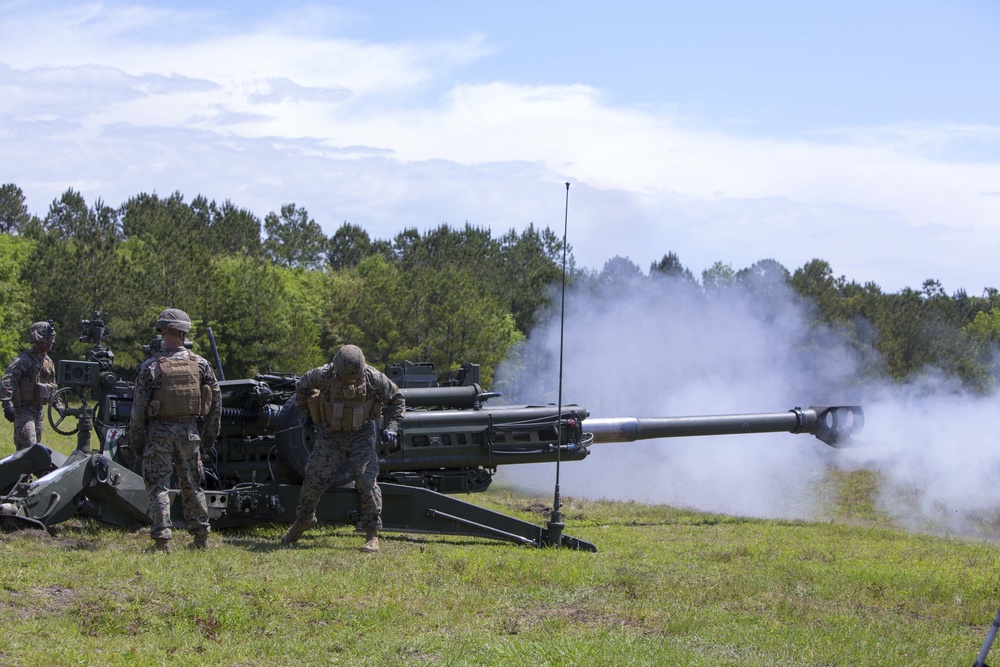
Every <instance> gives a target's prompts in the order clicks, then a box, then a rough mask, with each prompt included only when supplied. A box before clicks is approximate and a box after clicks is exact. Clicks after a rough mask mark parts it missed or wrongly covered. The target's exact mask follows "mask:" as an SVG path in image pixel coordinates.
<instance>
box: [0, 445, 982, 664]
mask: <svg viewBox="0 0 1000 667" xmlns="http://www.w3.org/2000/svg"><path fill="white" fill-rule="evenodd" d="M9 433H10V429H9V427H8V428H7V429H6V431H3V430H2V429H0V438H6V439H5V440H4V442H6V443H9V442H10V439H9ZM66 442H67V443H68V444H57V445H56V446H57V447H58V448H60V449H63V448H64V447H68V449H72V447H73V446H75V439H72V438H71V439H69V440H68V441H66ZM6 447H7V451H9V449H10V447H9V445H6ZM2 451H3V450H0V452H2ZM581 465H585V464H581ZM878 481H879V480H878V478H877V476H874V475H872V474H871V473H869V472H866V471H858V472H855V473H850V474H847V473H836V474H832V475H831V477H830V479H829V480H827V481H826V482H824V489H823V490H824V497H825V498H827V499H828V502H829V504H830V516H831V517H833V518H832V519H831V520H830V521H828V522H804V521H771V520H757V519H746V518H737V517H729V516H721V515H713V514H706V513H699V512H691V511H685V510H680V509H676V508H671V507H665V506H648V505H640V504H635V503H622V502H607V501H599V502H597V501H595V502H592V501H583V500H578V499H567V500H566V501H565V503H566V504H565V506H564V511H565V514H566V517H567V523H568V526H567V529H566V532H567V533H568V534H571V535H574V536H577V537H580V538H583V539H585V540H588V541H590V542H593V543H594V544H596V545H597V546H598V549H599V550H600V551H599V553H596V554H590V553H579V552H574V551H566V550H557V549H544V550H537V549H531V548H525V547H517V546H513V545H510V544H502V543H496V542H491V541H487V540H477V539H464V538H448V537H435V536H422V537H414V536H406V535H399V534H387V535H385V536H384V537H383V539H382V553H380V554H378V555H376V556H371V555H366V554H363V553H361V552H360V551H358V547H359V546H360V545H361V543H362V541H363V539H362V537H361V536H360V535H359V534H357V533H355V532H354V531H353V530H351V529H348V528H345V527H331V526H320V527H319V528H318V529H314V530H313V531H310V532H309V533H307V534H306V536H305V537H303V539H302V540H301V542H300V543H299V544H298V545H296V546H294V547H284V546H280V545H279V544H278V543H277V537H278V535H280V533H281V531H282V530H283V529H284V526H261V527H258V528H256V529H253V530H245V531H224V532H219V533H214V534H213V535H212V541H213V549H212V550H210V551H208V552H207V553H201V552H191V551H188V550H187V549H183V548H175V552H174V553H172V554H170V555H162V554H159V555H149V554H144V553H142V550H143V549H144V548H145V547H146V546H148V544H149V539H148V535H147V534H146V532H145V531H134V532H133V531H122V530H117V529H113V528H108V527H105V526H103V525H101V524H98V523H96V522H91V521H83V520H74V521H70V522H67V523H65V524H62V525H61V526H59V527H57V528H56V530H55V535H49V534H46V533H43V532H41V531H25V532H20V533H10V534H5V535H2V536H0V618H2V619H3V636H2V637H0V664H3V665H23V666H31V665H38V666H48V665H164V664H170V665H278V664H301V665H331V664H334V665H335V664H343V665H355V664H356V665H400V664H404V665H705V666H709V665H711V666H713V667H714V666H716V665H734V666H735V665H740V666H745V665H760V666H765V665H766V666H778V665H796V666H800V665H814V666H816V667H820V666H823V667H832V666H844V667H847V666H852V667H853V666H858V665H879V666H893V665H899V666H903V665H906V666H907V667H910V666H913V665H963V664H964V665H970V664H972V662H973V660H974V659H975V657H976V654H977V653H978V651H979V649H980V647H981V646H982V643H983V640H984V638H985V635H986V631H987V630H988V628H989V625H990V622H991V621H992V620H993V617H994V615H995V613H996V609H997V607H998V606H1000V579H998V578H997V576H996V572H997V570H998V566H1000V548H998V545H997V544H994V543H991V542H983V541H972V540H961V539H955V538H942V537H934V536H928V535H913V534H908V533H905V532H903V531H900V530H896V529H894V528H892V526H891V525H890V524H889V523H888V521H887V520H886V518H885V517H881V516H879V515H878V514H877V512H876V511H875V507H874V500H873V498H874V493H875V490H876V489H877V484H878ZM467 499H468V500H471V501H473V502H477V503H481V504H484V505H486V506H488V507H490V508H492V509H499V510H502V511H505V512H509V513H511V514H514V515H516V516H519V517H521V518H524V519H528V520H531V521H534V522H536V523H542V522H544V521H545V520H546V519H547V510H544V509H543V508H544V504H545V503H547V502H548V501H547V500H539V499H535V498H528V497H524V496H521V495H518V494H516V493H514V492H512V491H510V490H505V489H495V490H491V491H490V492H488V493H486V494H478V495H474V496H468V497H467ZM176 541H177V542H179V543H182V542H183V540H176ZM177 546H178V547H179V546H180V544H178V545H177ZM998 650H1000V649H998Z"/></svg>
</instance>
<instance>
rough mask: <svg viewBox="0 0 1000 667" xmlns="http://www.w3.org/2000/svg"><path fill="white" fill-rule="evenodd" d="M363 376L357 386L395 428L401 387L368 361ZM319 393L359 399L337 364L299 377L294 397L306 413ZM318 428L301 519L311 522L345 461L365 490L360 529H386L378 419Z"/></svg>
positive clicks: (400, 413)
mask: <svg viewBox="0 0 1000 667" xmlns="http://www.w3.org/2000/svg"><path fill="white" fill-rule="evenodd" d="M359 352H360V351H359ZM362 365H363V362H362ZM360 377H361V381H360V382H358V386H363V387H364V388H363V390H362V391H363V393H364V394H365V395H366V396H367V397H368V398H369V399H374V401H375V406H374V409H375V410H377V411H379V412H381V413H382V414H383V415H384V416H385V419H386V430H391V431H395V430H396V429H397V428H398V426H399V422H400V421H402V419H403V410H404V401H403V394H402V392H400V391H399V387H397V386H396V384H395V383H394V382H393V381H392V380H390V379H389V378H388V377H386V376H385V374H384V373H381V372H379V371H377V370H375V369H373V368H371V367H370V366H367V365H363V367H362V370H361V371H360ZM317 392H318V396H319V397H320V398H322V399H323V400H326V401H336V400H338V399H340V400H344V399H345V398H346V399H347V400H351V399H355V396H354V395H350V394H347V395H345V391H344V387H343V385H342V383H341V382H340V379H339V378H338V376H337V371H336V370H335V369H334V364H332V363H331V364H327V365H325V366H320V367H319V368H314V369H313V370H311V371H309V372H308V373H306V374H305V375H303V376H302V377H301V378H299V380H298V383H297V384H296V391H295V400H296V403H297V404H298V406H299V411H300V412H301V414H302V415H303V416H305V415H309V414H310V411H309V405H308V403H309V398H310V397H311V396H313V395H316V394H317ZM370 416H371V415H370V414H369V415H366V417H370ZM315 428H316V440H315V441H314V443H313V448H312V453H311V454H310V455H309V460H308V462H307V463H306V470H305V480H304V481H303V482H302V491H301V493H300V495H299V504H298V507H297V509H296V511H295V516H296V518H297V519H298V520H300V521H301V520H305V521H309V520H311V519H312V518H313V517H314V516H315V511H316V505H317V504H318V503H319V499H320V496H322V495H323V493H324V492H325V491H326V490H327V488H328V487H329V486H330V483H331V482H332V481H333V477H334V475H335V474H336V472H337V469H338V468H339V467H340V466H341V464H343V462H344V461H345V460H346V461H347V462H348V464H350V466H351V472H352V473H353V475H354V479H355V486H356V487H357V490H358V493H359V494H361V516H360V521H359V525H360V528H361V529H362V530H365V531H367V532H369V533H371V532H373V531H378V530H379V529H381V527H382V491H381V490H380V489H379V488H378V483H377V482H376V478H377V477H378V450H377V448H376V439H377V434H378V428H377V422H376V421H375V420H374V419H371V418H369V419H365V420H364V422H363V424H362V425H361V426H360V428H358V429H357V430H353V431H352V430H344V429H337V428H335V427H333V426H331V424H330V423H329V422H328V421H318V422H317V423H315Z"/></svg>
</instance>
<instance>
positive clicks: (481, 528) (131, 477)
mask: <svg viewBox="0 0 1000 667" xmlns="http://www.w3.org/2000/svg"><path fill="white" fill-rule="evenodd" d="M96 347H100V346H99V344H98V345H97V346H96ZM102 349H103V348H102ZM109 355H110V352H107V353H106V354H105V353H100V354H94V355H91V354H88V361H87V362H60V365H59V371H58V372H59V378H60V384H62V385H63V388H62V389H61V390H60V392H58V393H57V395H56V396H55V397H53V402H52V404H50V409H49V418H50V421H51V422H52V425H53V427H54V428H55V427H57V425H59V428H65V427H64V426H62V423H63V422H64V420H65V419H67V418H75V419H76V430H75V431H73V430H60V432H61V433H73V432H76V433H77V434H78V442H77V449H76V451H75V452H73V453H72V454H71V455H70V456H69V457H62V456H61V455H59V454H58V453H55V452H52V451H51V450H49V449H48V448H46V447H45V446H44V445H36V446H35V447H33V448H31V449H28V450H24V451H22V452H17V453H15V454H13V455H11V456H8V457H7V458H5V459H3V460H2V461H0V527H3V528H4V529H5V530H10V529H16V528H18V527H27V526H34V527H50V526H53V525H55V524H58V523H60V522H62V521H65V520H67V519H69V518H71V517H73V516H90V517H94V518H97V519H99V520H101V521H104V522H107V523H110V524H114V525H121V526H139V525H142V524H144V523H148V519H147V518H146V505H147V500H146V493H145V487H144V484H143V481H142V477H141V457H139V456H137V455H136V453H135V452H133V451H132V450H131V449H130V447H129V437H128V416H129V414H130V407H131V401H132V395H133V387H132V385H131V384H130V383H128V382H124V381H121V380H119V379H118V378H117V377H116V376H115V375H114V373H113V372H112V370H111V368H110V363H107V364H102V360H103V359H108V358H109ZM91 356H93V357H95V358H93V359H91V358H90V357H91ZM88 364H96V365H88ZM386 372H387V375H389V377H390V378H392V379H394V381H396V382H397V384H399V385H400V387H401V390H402V391H403V394H404V396H405V398H406V414H405V417H404V419H403V421H402V422H401V424H400V428H399V432H398V434H399V438H398V439H397V442H396V444H394V445H390V444H388V443H381V444H380V445H379V454H380V474H379V484H380V486H381V489H382V497H383V513H382V522H383V530H384V531H387V532H393V531H399V532H418V533H435V534H452V535H472V536H478V537H489V538H494V539H501V540H508V541H513V542H517V543H520V544H526V545H533V546H545V545H551V544H552V543H553V542H556V543H557V545H561V546H567V547H572V548H577V549H585V550H595V549H594V546H593V545H592V544H590V543H588V542H584V541H583V540H579V539H577V538H574V537H570V536H567V535H562V534H561V531H559V533H555V534H554V535H553V537H550V533H549V530H548V529H547V528H545V527H542V526H537V525H534V524H532V523H529V522H526V521H522V520H520V519H516V518H514V517H510V516H507V515H504V514H501V513H498V512H493V511H490V510H486V509H483V508H481V507H478V506H476V505H474V504H471V503H467V502H464V501H462V500H460V499H458V498H455V497H454V495H453V494H460V493H470V492H478V491H484V490H486V489H487V488H488V487H489V485H490V482H491V480H492V476H493V474H494V473H495V472H496V470H497V468H498V467H500V466H502V465H513V464H527V463H547V462H553V461H556V460H557V459H558V460H559V461H580V460H582V459H584V458H586V457H587V455H588V454H589V453H590V447H592V446H593V445H596V444H602V443H621V442H632V441H635V440H646V439H656V438H672V437H684V436H703V435H722V434H746V433H769V432H789V433H808V434H812V435H815V436H816V437H817V438H819V439H820V440H822V441H823V442H825V443H826V444H828V445H831V446H834V447H840V446H845V445H848V444H850V442H851V436H852V435H853V434H855V433H857V432H859V431H860V430H861V427H862V426H863V421H864V416H863V412H862V410H861V408H860V407H857V406H834V407H816V406H814V407H809V408H794V409H792V410H789V411H787V412H778V413H763V414H744V415H718V416H705V417H673V418H655V419H635V418H610V419H608V418H593V417H591V416H590V413H589V411H588V410H587V409H586V408H584V407H583V406H580V405H565V406H563V407H562V411H561V412H560V410H559V409H558V408H557V407H556V406H555V405H551V404H549V405H521V406H508V405H490V404H488V401H489V400H490V399H495V398H497V397H498V395H497V394H495V393H492V392H487V391H484V390H483V388H482V387H481V386H480V385H479V368H478V366H476V365H475V364H464V365H463V366H462V367H461V368H460V369H459V370H458V371H457V372H456V373H453V374H452V375H451V376H449V377H448V378H447V379H445V381H443V382H439V381H438V378H437V375H436V374H435V373H434V369H433V366H431V365H430V364H414V363H410V362H404V363H402V364H399V365H392V366H390V367H388V368H387V369H386ZM295 381H296V377H295V376H294V375H287V374H264V375H257V376H255V377H254V378H252V379H243V380H228V381H222V382H220V383H219V384H220V387H221V389H222V395H223V408H222V432H221V433H220V436H219V438H218V440H217V441H216V446H215V448H213V449H212V450H211V451H208V452H204V453H203V458H204V464H205V482H204V487H205V489H206V496H207V499H208V504H209V511H210V515H211V521H212V524H213V526H214V527H216V528H227V527H238V526H247V525H254V524H259V523H270V522H281V523H286V522H287V523H291V522H292V521H294V519H295V516H294V513H295V506H296V503H297V501H298V495H299V490H300V485H301V481H302V475H303V472H304V470H305V464H306V460H307V459H308V456H309V452H310V450H311V447H312V441H313V432H312V429H311V428H304V427H303V425H302V416H301V415H300V414H299V411H298V407H297V405H296V403H295V401H294V398H293V394H294V390H295ZM57 399H59V400H57ZM90 430H93V431H95V432H96V434H97V436H98V438H99V441H100V448H99V450H97V451H92V450H91V448H90V440H89V432H90ZM84 432H86V433H87V434H88V437H83V435H81V434H82V433H84ZM32 475H34V476H37V477H38V478H37V479H35V480H34V481H31V480H30V477H31V476H32ZM350 480H351V475H350V471H349V469H348V468H347V467H346V466H345V468H344V469H342V471H341V472H340V474H339V475H338V479H336V480H335V482H334V487H332V488H331V489H330V490H329V491H328V492H327V493H326V494H325V495H324V496H323V498H322V500H321V502H320V504H319V506H318V507H317V510H316V511H317V517H318V518H319V519H320V521H322V522H327V523H339V524H356V522H357V520H358V515H359V504H358V495H357V493H356V492H355V491H354V489H353V488H350V487H349V486H347V485H348V484H349V482H350ZM172 495H173V496H174V497H175V501H174V509H175V512H174V515H175V520H176V522H177V525H183V524H182V519H181V518H180V517H181V513H180V499H179V498H177V497H176V496H177V493H176V491H174V492H172ZM555 535H558V537H555ZM553 538H554V539H553Z"/></svg>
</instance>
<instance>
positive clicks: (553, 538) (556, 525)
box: [548, 182, 569, 547]
mask: <svg viewBox="0 0 1000 667" xmlns="http://www.w3.org/2000/svg"><path fill="white" fill-rule="evenodd" d="M568 230H569V182H567V183H566V207H565V213H564V214H563V242H562V252H563V256H562V296H561V303H560V306H559V307H560V311H559V402H558V407H557V412H556V491H555V496H554V498H553V499H552V516H551V517H550V518H549V526H548V527H549V545H551V546H555V547H558V546H560V545H561V544H562V533H563V528H565V527H566V524H565V522H564V521H563V515H562V508H561V504H560V501H559V464H560V459H561V458H562V456H561V454H562V387H563V340H564V335H565V331H566V236H567V232H568Z"/></svg>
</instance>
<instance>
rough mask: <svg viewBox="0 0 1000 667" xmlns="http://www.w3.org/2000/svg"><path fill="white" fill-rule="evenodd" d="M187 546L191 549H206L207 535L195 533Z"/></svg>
mask: <svg viewBox="0 0 1000 667" xmlns="http://www.w3.org/2000/svg"><path fill="white" fill-rule="evenodd" d="M188 546H189V547H190V548H191V549H203V550H204V549H208V533H195V534H194V539H193V540H192V541H191V544H189V545H188Z"/></svg>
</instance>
